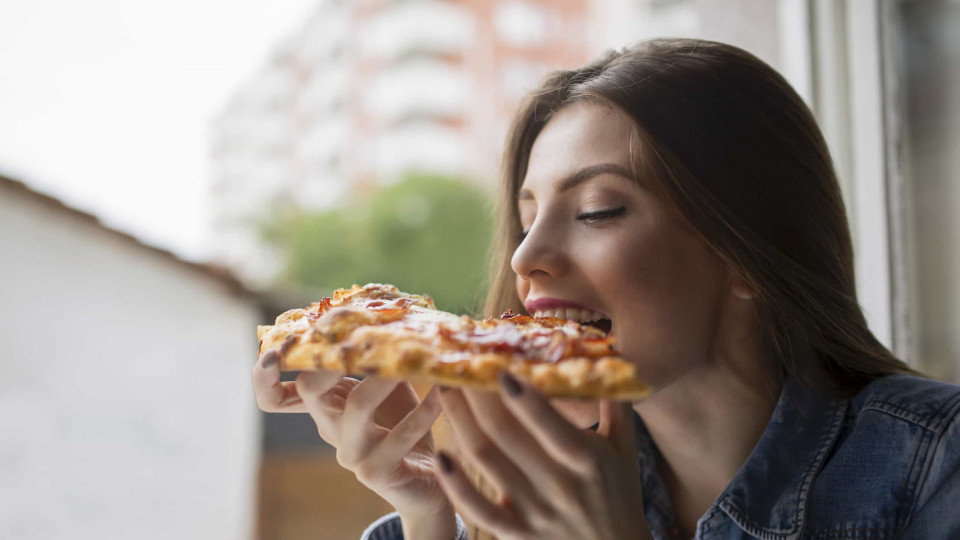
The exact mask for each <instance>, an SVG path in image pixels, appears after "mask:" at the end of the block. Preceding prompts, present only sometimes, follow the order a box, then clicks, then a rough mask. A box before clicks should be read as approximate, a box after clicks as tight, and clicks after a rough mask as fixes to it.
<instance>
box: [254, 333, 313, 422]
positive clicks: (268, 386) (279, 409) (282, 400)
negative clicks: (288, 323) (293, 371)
mask: <svg viewBox="0 0 960 540" xmlns="http://www.w3.org/2000/svg"><path fill="white" fill-rule="evenodd" d="M250 378H251V379H252V380H253V392H254V394H255V395H256V396H257V406H258V407H260V410H262V411H264V412H273V413H305V412H307V409H306V407H304V406H303V402H302V401H301V400H300V396H299V394H298V393H297V388H296V385H295V384H294V383H293V382H281V381H280V366H279V365H278V362H277V351H276V350H274V349H270V350H269V351H267V352H265V353H263V354H262V355H260V358H259V359H257V363H256V364H255V365H254V366H253V370H252V372H251V373H250Z"/></svg>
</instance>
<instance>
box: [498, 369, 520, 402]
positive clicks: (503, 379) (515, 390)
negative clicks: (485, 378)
mask: <svg viewBox="0 0 960 540" xmlns="http://www.w3.org/2000/svg"><path fill="white" fill-rule="evenodd" d="M500 386H502V387H503V389H504V390H505V391H506V392H507V395H508V396H510V397H517V396H519V395H520V394H522V393H523V387H522V386H520V383H518V382H517V380H516V379H514V378H513V376H512V375H510V374H509V373H507V372H506V371H501V372H500Z"/></svg>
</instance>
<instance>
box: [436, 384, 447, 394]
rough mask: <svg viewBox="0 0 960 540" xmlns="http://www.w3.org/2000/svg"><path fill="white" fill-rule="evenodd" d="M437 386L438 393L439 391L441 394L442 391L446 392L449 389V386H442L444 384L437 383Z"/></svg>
mask: <svg viewBox="0 0 960 540" xmlns="http://www.w3.org/2000/svg"><path fill="white" fill-rule="evenodd" d="M437 387H438V388H440V393H441V394H442V393H443V392H446V391H447V390H449V389H450V387H449V386H444V385H442V384H440V385H437Z"/></svg>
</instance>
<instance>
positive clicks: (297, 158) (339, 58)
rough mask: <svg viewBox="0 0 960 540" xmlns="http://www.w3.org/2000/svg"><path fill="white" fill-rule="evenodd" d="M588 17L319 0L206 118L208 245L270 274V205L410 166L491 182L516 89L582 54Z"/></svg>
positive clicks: (335, 193) (502, 4) (260, 277)
mask: <svg viewBox="0 0 960 540" xmlns="http://www.w3.org/2000/svg"><path fill="white" fill-rule="evenodd" d="M588 20H589V10H588V7H587V3H586V0H564V1H561V2H558V1H552V0H551V1H548V0H526V1H515V0H509V1H508V0H497V1H486V0H443V1H440V0H437V1H417V2H389V1H386V0H368V1H360V2H346V1H336V0H325V1H322V2H320V3H319V5H318V7H317V10H316V12H315V13H314V14H313V15H312V16H311V17H310V18H309V19H308V20H307V21H306V23H305V24H304V25H303V27H302V28H301V29H300V30H299V31H298V32H296V33H295V34H293V35H291V36H290V37H289V38H288V39H286V40H285V41H284V42H283V43H281V44H279V45H278V47H277V49H276V51H275V53H274V54H273V56H272V58H271V60H270V61H269V62H268V63H267V65H266V66H264V67H263V68H262V69H261V71H260V72H259V73H258V74H257V75H256V76H255V77H253V78H252V79H251V80H250V82H249V83H248V84H247V85H245V86H244V87H243V88H240V89H239V90H238V92H237V93H236V94H235V95H234V97H233V98H232V99H231V100H230V101H229V103H228V104H227V105H226V107H225V108H224V110H223V112H222V113H221V114H220V115H219V117H218V118H217V119H216V120H215V122H214V125H213V138H212V148H211V153H212V160H213V171H214V173H213V174H214V178H213V197H212V200H213V205H214V208H213V215H214V218H213V219H214V223H213V235H214V241H213V242H212V244H213V246H214V248H213V250H214V252H215V257H216V258H217V259H218V260H220V261H222V262H224V263H226V264H228V265H230V266H231V267H232V268H234V269H235V271H236V272H238V273H239V274H240V275H242V276H243V277H245V278H246V279H249V280H251V281H253V282H254V283H258V284H264V283H268V282H270V280H271V279H273V278H274V277H275V276H276V275H277V272H278V271H280V269H281V268H282V266H283V259H282V253H281V251H280V250H279V249H277V248H276V247H275V246H271V245H269V244H268V243H265V242H263V241H262V240H261V238H260V235H259V229H258V227H259V223H261V222H262V221H263V220H265V219H269V218H270V217H271V214H272V213H275V212H291V211H298V210H322V209H327V208H331V207H334V206H336V205H337V204H340V203H343V202H344V201H346V200H348V199H349V197H350V196H351V195H354V194H358V193H359V194H362V193H364V191H365V190H369V189H372V188H374V187H376V186H378V185H382V184H387V183H391V182H395V181H397V180H398V179H400V178H402V177H403V176H404V175H405V174H407V173H411V172H423V173H434V174H442V175H447V176H451V177H456V178H462V179H464V180H465V181H473V182H479V183H482V184H484V185H491V184H492V182H493V179H494V178H495V177H496V175H497V171H498V164H499V161H500V151H501V147H502V144H503V138H504V134H505V132H506V129H507V124H508V122H509V118H510V116H511V114H512V113H513V111H514V109H515V108H516V105H517V103H518V101H519V99H520V97H521V96H522V94H523V93H524V92H525V91H526V90H528V89H529V88H530V87H532V86H533V85H534V84H536V82H537V81H538V79H539V78H540V77H541V76H542V75H543V74H545V73H546V72H547V71H548V70H550V69H554V68H558V67H570V66H576V65H580V64H582V63H584V62H585V61H586V60H587V59H588V36H587V32H586V25H587V24H588Z"/></svg>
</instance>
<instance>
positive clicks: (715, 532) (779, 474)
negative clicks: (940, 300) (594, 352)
mask: <svg viewBox="0 0 960 540" xmlns="http://www.w3.org/2000/svg"><path fill="white" fill-rule="evenodd" d="M958 418H960V387H958V386H954V385H951V384H946V383H941V382H937V381H932V380H929V379H923V378H919V377H912V376H908V375H892V376H888V377H884V378H882V379H879V380H877V381H874V382H873V383H872V384H870V385H869V386H867V387H866V388H864V389H863V390H862V391H861V392H860V393H859V394H858V395H857V396H856V397H854V398H853V399H851V400H832V399H825V398H822V397H819V396H816V395H813V394H811V393H809V392H806V391H805V390H804V389H803V388H801V387H800V386H799V385H798V384H795V383H794V382H792V381H788V382H787V383H786V385H785V386H784V390H783V393H782V394H781V396H780V400H779V402H778V403H777V406H776V408H775V409H774V412H773V415H772V416H771V418H770V422H769V424H768V425H767V429H766V431H764V433H763V435H762V436H761V437H760V440H759V441H758V442H757V445H756V447H755V448H754V449H753V452H752V453H751V454H750V457H748V458H747V461H746V462H745V463H744V464H743V466H742V467H741V468H740V471H739V472H738V473H737V474H736V476H734V478H733V480H732V481H731V482H730V483H729V484H728V485H727V488H726V489H725V490H724V491H723V493H721V494H720V496H719V497H717V500H716V501H714V503H713V505H712V506H711V507H710V509H709V510H708V511H707V513H706V514H704V515H703V517H701V518H700V520H699V521H698V522H697V532H696V538H697V539H703V540H708V539H724V540H733V539H741V538H744V539H745V538H762V539H767V540H788V539H789V540H793V539H801V538H803V539H816V540H826V539H847V538H871V539H879V538H904V539H921V538H922V539H941V538H943V539H960V427H958V424H960V420H958ZM637 424H638V430H637V443H638V445H639V453H638V455H639V459H640V469H641V481H642V483H643V494H644V505H645V511H646V515H647V519H648V520H649V521H650V523H651V524H652V525H653V534H654V537H655V538H657V539H658V540H659V539H663V540H670V539H674V538H677V536H676V530H677V529H676V517H675V515H674V512H673V508H672V505H671V503H670V498H669V496H668V494H667V491H666V489H665V488H664V486H663V483H662V482H661V481H660V479H659V477H658V476H657V474H656V469H655V465H654V464H655V459H656V456H655V452H656V451H657V450H656V447H655V446H654V445H653V442H652V440H651V439H650V436H649V434H648V432H647V430H646V428H645V427H643V422H642V421H640V420H639V417H637ZM671 533H672V534H671Z"/></svg>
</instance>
